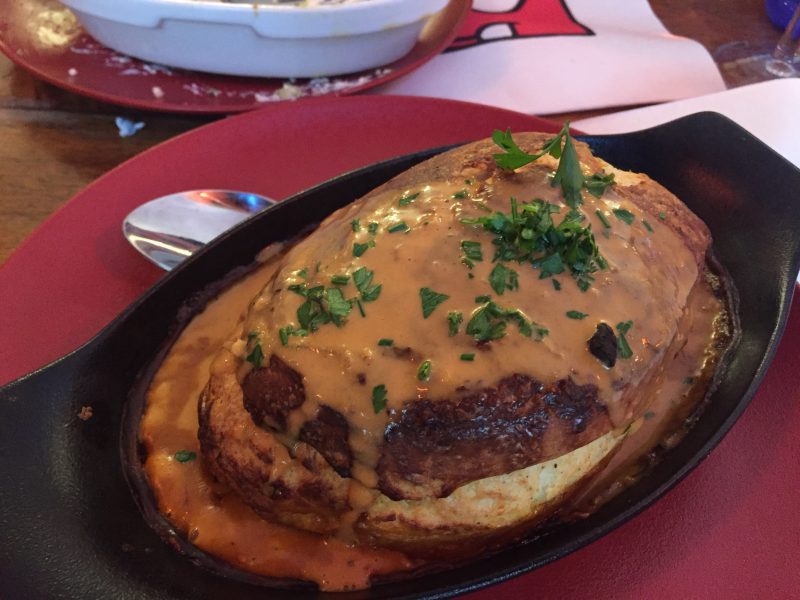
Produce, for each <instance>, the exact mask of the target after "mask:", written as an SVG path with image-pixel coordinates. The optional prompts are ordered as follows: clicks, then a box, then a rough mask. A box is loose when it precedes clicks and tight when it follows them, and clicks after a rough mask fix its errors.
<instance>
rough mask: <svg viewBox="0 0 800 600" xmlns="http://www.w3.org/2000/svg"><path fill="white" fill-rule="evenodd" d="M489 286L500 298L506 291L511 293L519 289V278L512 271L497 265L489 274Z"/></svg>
mask: <svg viewBox="0 0 800 600" xmlns="http://www.w3.org/2000/svg"><path fill="white" fill-rule="evenodd" d="M489 285H491V286H492V289H493V290H494V291H495V292H496V293H497V294H498V295H499V296H502V295H503V292H505V291H506V290H512V291H513V290H516V289H518V288H519V276H518V275H517V272H516V271H515V270H514V269H509V268H508V267H506V266H504V265H503V264H502V263H497V264H496V265H495V266H494V269H492V272H491V273H489Z"/></svg>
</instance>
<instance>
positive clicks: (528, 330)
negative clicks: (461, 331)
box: [466, 301, 549, 342]
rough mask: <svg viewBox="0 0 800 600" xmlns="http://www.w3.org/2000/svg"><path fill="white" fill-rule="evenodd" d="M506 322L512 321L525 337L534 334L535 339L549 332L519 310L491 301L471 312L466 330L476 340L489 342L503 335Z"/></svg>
mask: <svg viewBox="0 0 800 600" xmlns="http://www.w3.org/2000/svg"><path fill="white" fill-rule="evenodd" d="M508 323H514V324H515V325H516V326H517V329H518V330H519V332H520V333H521V334H522V335H524V336H525V337H533V336H534V335H535V337H536V339H537V340H542V339H544V337H545V336H547V334H548V333H549V330H548V329H546V328H545V327H541V326H540V325H538V324H537V323H535V322H533V321H531V320H529V319H528V318H527V317H526V316H525V314H524V313H523V312H522V311H521V310H519V309H514V308H503V307H502V306H500V305H498V304H497V303H496V302H491V301H490V302H487V303H486V304H484V305H483V306H481V307H479V308H477V309H476V310H475V312H473V313H472V317H471V318H470V320H469V322H468V323H467V330H466V331H467V335H471V336H472V337H473V338H474V339H475V341H477V342H489V341H492V340H499V339H500V338H502V337H504V336H505V335H506V327H507V325H508Z"/></svg>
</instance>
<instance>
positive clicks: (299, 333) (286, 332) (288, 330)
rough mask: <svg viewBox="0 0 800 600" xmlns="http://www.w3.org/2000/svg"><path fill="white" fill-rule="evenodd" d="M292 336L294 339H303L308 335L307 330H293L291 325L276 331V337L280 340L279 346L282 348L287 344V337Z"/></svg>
mask: <svg viewBox="0 0 800 600" xmlns="http://www.w3.org/2000/svg"><path fill="white" fill-rule="evenodd" d="M290 335H293V336H295V337H305V336H307V335H308V330H307V329H295V328H294V326H293V325H287V326H286V327H281V328H280V329H279V330H278V337H280V338H281V344H283V345H284V346H286V345H288V344H289V336H290Z"/></svg>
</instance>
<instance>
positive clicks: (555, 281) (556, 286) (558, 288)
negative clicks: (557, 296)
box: [550, 278, 561, 292]
mask: <svg viewBox="0 0 800 600" xmlns="http://www.w3.org/2000/svg"><path fill="white" fill-rule="evenodd" d="M550 281H551V282H552V283H553V288H554V289H555V290H556V291H557V292H560V291H561V282H560V281H559V280H558V279H555V278H553V279H551V280H550Z"/></svg>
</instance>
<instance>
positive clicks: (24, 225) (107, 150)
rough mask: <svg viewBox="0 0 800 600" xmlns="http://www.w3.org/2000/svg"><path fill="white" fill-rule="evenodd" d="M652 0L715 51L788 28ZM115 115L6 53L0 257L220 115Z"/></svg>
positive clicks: (702, 0) (740, 13)
mask: <svg viewBox="0 0 800 600" xmlns="http://www.w3.org/2000/svg"><path fill="white" fill-rule="evenodd" d="M651 4H652V6H653V9H654V10H655V12H656V14H657V15H658V16H659V18H661V20H662V21H663V23H664V24H665V26H666V27H667V28H668V29H669V30H670V31H671V32H672V33H674V34H676V35H681V36H686V37H690V38H693V39H695V40H698V41H700V42H701V43H703V44H704V45H705V47H706V48H707V49H708V50H709V51H710V52H713V51H714V50H715V49H716V48H717V47H719V46H720V45H722V44H725V43H727V42H731V41H736V40H743V39H748V40H752V41H754V42H766V43H775V42H776V41H777V39H778V37H779V36H780V32H779V31H777V30H776V29H775V28H773V27H772V25H771V24H770V23H769V21H768V19H767V18H766V16H765V14H764V11H763V1H762V0H651ZM587 114H591V113H586V114H582V115H556V116H554V117H555V118H563V117H566V116H570V117H577V116H586V115H587ZM594 114H598V113H597V111H596V112H595V113H594ZM115 115H128V116H130V115H131V111H129V110H126V109H123V108H120V107H116V106H113V105H109V104H104V103H102V102H97V101H94V100H90V99H87V98H83V97H81V96H77V95H75V94H72V93H70V92H66V91H63V90H60V89H58V88H55V87H53V86H51V85H48V84H46V83H42V82H40V81H37V80H36V79H35V78H34V77H33V76H31V75H29V74H28V73H27V72H25V71H23V70H22V69H20V68H18V67H16V66H14V65H13V64H12V63H11V62H10V61H9V60H8V59H7V58H6V57H4V56H2V55H0V264H2V263H3V262H4V261H5V260H6V259H7V258H8V256H9V255H10V254H11V252H12V251H13V250H14V248H16V247H17V246H18V245H19V244H20V242H21V241H22V240H23V239H24V238H25V237H26V236H27V235H28V234H29V233H30V232H31V231H33V230H34V229H35V228H36V227H37V226H38V225H39V224H40V223H41V222H42V221H44V220H45V219H46V218H47V217H48V216H49V215H50V214H52V213H53V212H54V211H55V210H56V209H57V208H58V207H59V206H61V205H62V204H63V203H64V202H66V201H67V200H68V199H69V198H70V197H72V196H73V195H74V194H75V193H76V192H77V191H78V190H80V189H81V188H83V187H84V186H86V185H87V184H88V183H89V182H91V181H92V180H94V179H96V178H97V177H99V176H100V175H101V174H103V173H105V172H106V171H108V170H109V169H111V168H113V167H114V166H116V165H118V164H120V163H121V162H123V161H125V160H127V159H128V158H130V157H132V156H134V155H136V154H138V153H139V152H142V151H143V150H146V149H147V148H150V147H151V146H153V145H155V144H158V143H159V142H162V141H164V140H166V139H168V138H171V137H173V136H175V135H177V134H179V133H182V132H184V131H187V130H189V129H193V128H195V127H198V126H200V125H203V124H205V123H208V122H209V121H211V120H213V117H176V116H172V115H167V114H159V113H149V114H147V115H146V118H145V120H146V122H147V126H146V127H145V128H144V129H143V130H142V131H140V132H139V133H138V134H137V135H135V136H133V137H129V138H121V137H119V135H118V132H117V128H116V126H115V124H114V119H113V117H114V116H115Z"/></svg>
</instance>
